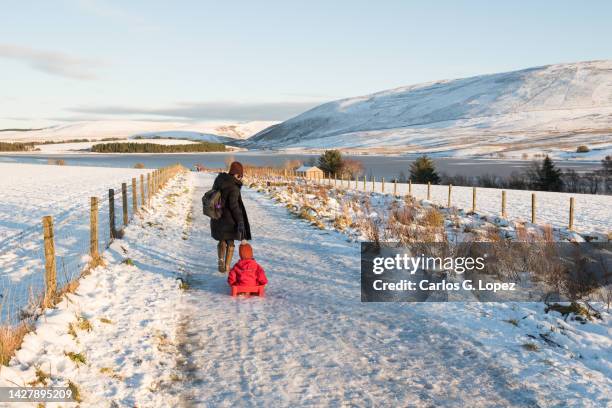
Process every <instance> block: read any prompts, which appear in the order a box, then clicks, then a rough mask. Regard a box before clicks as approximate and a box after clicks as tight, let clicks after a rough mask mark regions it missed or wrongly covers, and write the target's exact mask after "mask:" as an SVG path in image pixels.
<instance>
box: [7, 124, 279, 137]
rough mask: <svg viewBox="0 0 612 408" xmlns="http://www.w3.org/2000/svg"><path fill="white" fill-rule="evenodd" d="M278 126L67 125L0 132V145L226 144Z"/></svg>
mask: <svg viewBox="0 0 612 408" xmlns="http://www.w3.org/2000/svg"><path fill="white" fill-rule="evenodd" d="M276 123H277V122H266V121H253V122H245V123H236V122H227V121H214V122H197V123H191V122H154V121H128V120H99V121H82V122H70V123H66V124H61V125H56V126H50V127H47V128H44V129H40V130H32V131H5V132H0V140H2V141H24V142H27V141H41V142H42V141H48V140H53V141H61V140H71V139H89V140H99V139H104V138H111V137H114V138H130V137H133V136H138V135H141V136H149V137H151V136H160V137H164V138H185V137H187V138H194V139H200V140H206V141H220V142H226V141H229V140H233V139H244V138H247V137H250V136H251V135H253V134H255V133H257V132H259V131H261V130H263V129H265V128H266V127H268V126H271V125H274V124H276Z"/></svg>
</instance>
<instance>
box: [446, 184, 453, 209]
mask: <svg viewBox="0 0 612 408" xmlns="http://www.w3.org/2000/svg"><path fill="white" fill-rule="evenodd" d="M452 191H453V185H452V184H449V185H448V205H447V207H448V208H450V207H451V193H452Z"/></svg>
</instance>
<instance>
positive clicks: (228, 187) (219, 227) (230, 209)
mask: <svg viewBox="0 0 612 408" xmlns="http://www.w3.org/2000/svg"><path fill="white" fill-rule="evenodd" d="M241 187H242V183H241V182H240V181H238V180H236V179H235V178H234V176H232V175H231V174H228V173H219V175H218V176H217V178H216V179H215V182H214V184H213V188H214V189H216V190H219V191H221V201H222V202H223V214H222V215H221V218H219V219H217V220H213V219H211V220H210V232H211V235H212V237H213V238H214V239H216V240H217V241H222V240H240V239H251V227H250V225H249V219H248V217H247V213H246V209H245V208H244V203H243V202H242V196H241V195H240V188H241ZM240 222H242V223H244V228H245V231H246V236H244V237H241V236H239V235H240V234H238V232H237V231H236V228H237V226H238V224H239V223H240Z"/></svg>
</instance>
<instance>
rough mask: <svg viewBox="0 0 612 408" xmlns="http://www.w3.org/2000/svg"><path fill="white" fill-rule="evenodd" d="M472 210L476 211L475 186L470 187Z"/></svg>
mask: <svg viewBox="0 0 612 408" xmlns="http://www.w3.org/2000/svg"><path fill="white" fill-rule="evenodd" d="M472 212H473V213H475V212H476V187H472Z"/></svg>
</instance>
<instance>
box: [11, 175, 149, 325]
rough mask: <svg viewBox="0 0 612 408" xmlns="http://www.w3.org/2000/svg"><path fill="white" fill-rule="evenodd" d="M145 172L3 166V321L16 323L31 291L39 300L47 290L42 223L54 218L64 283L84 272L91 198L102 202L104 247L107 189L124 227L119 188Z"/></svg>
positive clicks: (106, 237)
mask: <svg viewBox="0 0 612 408" xmlns="http://www.w3.org/2000/svg"><path fill="white" fill-rule="evenodd" d="M146 172H147V170H144V169H143V170H137V169H119V168H108V167H104V168H97V167H76V166H55V165H30V164H9V163H0V174H2V177H0V190H1V191H2V199H0V271H1V273H0V291H2V294H3V296H4V298H3V302H2V304H3V306H4V307H3V308H2V310H1V313H0V321H2V322H4V321H5V319H7V317H9V316H10V317H11V319H14V318H15V317H16V315H17V314H18V312H19V310H20V308H22V307H24V306H26V304H27V303H28V300H29V298H30V296H31V292H30V290H33V291H34V293H35V294H36V293H37V291H38V290H39V289H40V288H42V287H43V285H44V282H43V272H44V256H43V249H42V248H43V247H42V242H43V240H42V223H41V219H42V217H43V216H45V215H51V216H53V217H54V229H55V236H56V239H55V245H56V251H57V255H58V256H59V257H60V258H59V261H58V266H57V269H58V281H59V283H60V284H61V283H66V282H67V281H69V280H70V278H71V277H72V276H73V275H74V274H78V273H79V272H80V271H79V270H77V269H78V266H79V265H81V263H82V259H81V257H82V256H83V255H86V254H87V253H88V249H87V248H88V246H89V216H90V197H92V196H97V197H99V208H100V209H99V213H100V215H99V234H100V242H101V243H104V242H105V241H106V240H107V239H108V236H109V232H108V189H109V188H114V189H115V192H116V194H117V196H116V199H115V201H116V210H117V214H118V215H117V223H118V224H117V225H118V226H120V224H119V223H120V222H121V221H120V214H121V196H120V192H121V183H122V182H125V183H128V185H129V186H130V187H131V179H132V177H136V178H137V179H138V183H140V179H139V176H140V174H144V173H146ZM139 185H140V184H139ZM130 190H131V188H130V189H128V191H130ZM130 197H131V193H130ZM128 205H130V206H131V198H130V200H129V201H128ZM130 213H131V207H130Z"/></svg>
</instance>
